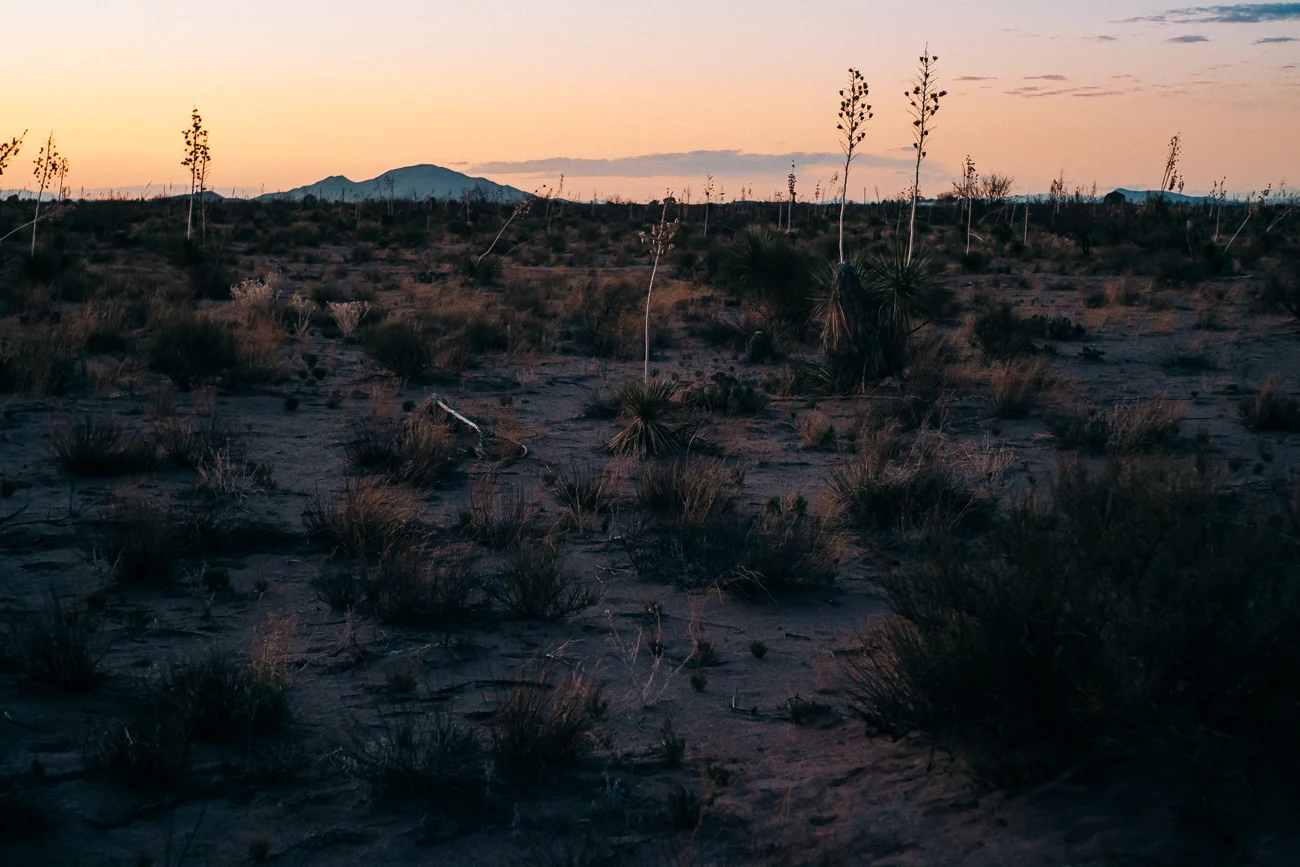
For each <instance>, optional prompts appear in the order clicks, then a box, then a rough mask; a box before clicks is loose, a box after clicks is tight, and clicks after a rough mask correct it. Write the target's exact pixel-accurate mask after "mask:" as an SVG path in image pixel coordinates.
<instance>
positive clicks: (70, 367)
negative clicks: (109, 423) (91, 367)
mask: <svg viewBox="0 0 1300 867" xmlns="http://www.w3.org/2000/svg"><path fill="white" fill-rule="evenodd" d="M8 323H13V324H14V325H15V326H16V327H10V328H4V329H2V330H0V394H9V393H17V394H30V395H37V396H41V395H52V396H59V395H65V394H67V393H68V392H70V391H72V390H73V389H74V388H76V387H77V386H78V385H79V384H80V383H81V382H82V380H83V379H84V373H85V366H84V363H83V361H82V359H81V357H80V353H79V352H78V350H77V348H76V346H75V345H74V344H75V338H74V336H73V334H72V333H71V329H69V328H67V327H66V326H63V325H36V324H30V325H29V324H25V323H21V322H19V320H17V319H11V320H8V322H6V321H5V320H0V326H4V325H6V324H8Z"/></svg>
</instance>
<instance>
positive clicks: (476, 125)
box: [0, 0, 1300, 198]
mask: <svg viewBox="0 0 1300 867" xmlns="http://www.w3.org/2000/svg"><path fill="white" fill-rule="evenodd" d="M5 5H6V8H5V10H4V12H3V13H0V21H2V22H3V26H4V29H5V32H6V35H7V37H8V38H7V39H6V40H5V49H4V51H3V52H2V53H0V81H3V82H4V83H3V85H2V86H0V136H2V137H4V138H5V139H8V138H9V136H11V135H15V134H17V133H20V132H21V131H22V130H23V129H24V128H27V129H30V130H31V132H30V133H29V135H28V140H27V147H26V148H25V150H24V152H23V154H22V156H21V157H20V158H19V159H18V161H17V162H16V163H15V164H14V165H12V166H11V167H10V169H9V170H8V171H7V172H6V173H5V175H4V176H3V177H2V178H0V187H3V188H14V187H21V186H24V185H25V184H28V183H30V162H29V160H30V158H32V157H34V156H35V153H36V139H37V138H38V137H39V138H42V139H43V137H44V135H45V134H46V132H47V131H49V130H50V129H51V128H52V129H53V130H54V133H55V136H56V138H57V140H58V143H59V147H60V150H61V151H62V152H63V153H64V154H65V155H66V156H68V158H69V159H70V161H71V164H72V176H71V183H72V185H73V188H74V189H76V188H78V187H82V186H84V187H86V188H87V189H103V188H110V187H111V188H119V189H120V188H138V187H142V186H143V185H145V184H146V183H150V182H152V184H153V185H154V187H153V189H154V190H155V191H156V190H157V189H159V188H160V185H163V184H166V183H172V184H176V185H180V184H181V183H183V180H184V178H185V170H184V169H183V168H181V166H180V164H179V163H180V160H181V147H182V145H181V130H182V128H184V127H185V126H186V124H187V122H188V119H189V111H190V107H191V106H192V105H197V106H198V108H199V109H200V111H201V112H202V113H203V116H204V119H205V121H206V122H207V125H208V127H209V128H210V130H211V146H212V151H213V164H212V177H213V185H214V187H215V188H216V189H217V191H218V192H221V193H223V194H224V193H229V192H230V191H231V190H232V189H238V190H239V191H240V192H241V193H245V192H249V191H251V192H257V191H258V190H260V189H261V188H263V187H264V188H265V189H266V190H267V191H268V192H272V191H275V190H279V189H288V188H290V187H294V186H298V185H302V184H307V183H310V182H313V181H316V180H319V179H321V178H323V177H325V176H328V175H334V174H341V175H346V176H348V177H349V178H351V179H353V180H363V179H367V178H370V177H374V176H375V175H378V174H380V173H381V172H383V171H384V170H386V169H391V168H396V167H399V166H405V165H411V164H416V163H436V164H439V165H444V166H447V167H449V168H454V169H456V170H458V171H465V172H467V173H469V174H480V175H484V176H486V177H489V178H492V179H493V180H497V181H500V182H503V183H509V184H512V185H513V186H516V187H520V188H521V189H525V190H528V189H533V188H536V187H537V186H539V185H540V184H543V183H550V184H554V182H555V180H556V178H557V177H558V175H559V174H560V173H561V172H563V173H565V174H566V175H567V176H568V177H567V180H566V182H565V191H566V193H567V194H571V195H573V196H576V197H580V198H589V197H590V196H591V195H592V194H593V193H598V194H599V195H601V196H602V197H603V196H608V195H612V194H615V193H617V194H621V195H624V196H634V197H639V198H650V197H656V196H659V195H662V194H663V191H664V189H665V188H668V187H672V188H674V189H675V190H677V191H679V192H680V191H681V190H682V189H683V188H684V186H685V185H686V184H691V185H692V187H693V190H694V195H695V197H696V198H698V197H699V190H700V188H701V187H702V185H703V182H704V176H705V174H707V173H709V172H712V173H713V174H714V175H716V176H717V181H716V183H717V184H718V185H719V186H722V187H724V188H725V193H726V196H727V198H733V197H734V196H736V195H737V194H738V193H739V190H740V187H741V185H742V184H743V185H745V186H752V187H753V189H754V193H755V195H756V196H760V197H761V196H766V195H768V194H770V193H771V192H772V191H774V190H776V189H778V188H783V187H784V178H785V174H786V172H788V171H789V162H790V158H789V157H787V156H786V155H787V154H792V153H797V154H802V156H799V157H795V159H796V161H797V162H799V163H800V165H799V167H798V168H797V169H796V171H797V173H798V174H799V177H800V190H801V198H809V197H811V193H812V188H813V184H814V183H815V182H816V181H818V180H821V181H822V182H823V184H825V182H826V181H828V180H829V179H830V176H831V174H832V172H834V171H835V168H834V166H833V165H831V163H832V161H833V160H834V159H835V154H837V153H838V148H837V144H836V137H835V133H836V131H835V123H836V119H835V113H836V109H837V107H838V94H837V91H838V89H839V88H840V87H842V86H843V85H844V80H845V75H846V69H847V67H849V66H856V67H859V68H860V69H861V70H862V71H863V73H864V74H865V76H866V78H867V81H868V82H869V84H870V86H871V100H872V103H873V104H874V106H875V118H874V120H872V121H871V122H870V125H869V127H868V136H867V141H866V148H867V151H866V154H865V155H864V156H863V158H862V160H861V162H859V163H855V168H854V174H853V177H852V179H851V182H850V190H849V193H850V196H851V197H852V198H861V196H862V195H863V190H864V188H865V189H867V190H868V193H867V195H868V196H869V197H874V195H875V193H874V190H875V188H877V187H878V188H879V190H880V193H881V194H882V195H891V194H895V193H897V192H898V191H900V190H902V189H903V188H904V187H906V186H907V185H908V183H909V181H908V179H907V176H908V173H909V171H910V170H909V169H908V166H907V164H908V161H909V160H910V158H911V145H910V142H911V138H910V135H911V133H910V126H909V121H908V118H907V116H906V114H905V110H906V108H907V101H906V99H905V97H904V96H903V92H904V90H905V88H906V87H907V84H908V80H909V78H910V76H911V75H912V74H913V72H914V67H915V65H916V60H917V57H918V56H919V55H920V54H921V52H922V50H923V48H924V47H925V45H926V43H927V41H928V43H929V45H930V48H931V50H932V51H933V52H934V53H935V54H937V55H938V56H939V58H940V60H939V74H940V79H941V83H942V84H943V86H945V87H947V89H948V90H949V96H948V97H947V98H946V99H945V100H944V102H943V107H942V110H941V112H940V113H939V115H938V128H937V131H936V132H935V135H934V138H933V140H932V144H931V146H930V148H929V154H930V156H929V158H928V160H927V171H926V174H925V176H924V180H923V184H922V192H923V193H934V192H939V191H941V190H943V189H946V188H948V186H949V182H950V180H951V179H952V178H954V177H955V176H956V175H957V173H958V166H959V165H960V163H961V161H962V159H963V157H964V156H965V155H966V154H968V153H969V154H970V155H971V156H972V158H973V159H974V160H975V163H976V165H977V167H978V168H979V169H980V170H981V171H985V170H988V169H996V170H999V171H1001V172H1004V173H1008V174H1011V175H1014V176H1015V178H1016V187H1017V191H1020V192H1040V191H1045V190H1046V188H1047V186H1048V183H1049V181H1050V180H1051V178H1053V177H1055V176H1056V175H1057V174H1058V173H1059V172H1060V171H1062V170H1063V171H1064V174H1065V179H1066V182H1067V184H1068V185H1069V186H1071V187H1073V186H1074V185H1076V184H1077V185H1083V186H1091V185H1092V183H1093V182H1094V181H1095V182H1096V183H1097V184H1098V186H1099V188H1101V189H1103V191H1104V190H1108V189H1112V188H1114V187H1115V186H1120V185H1128V186H1136V187H1143V188H1145V187H1147V186H1152V185H1156V184H1158V183H1159V179H1160V175H1161V172H1162V169H1163V165H1164V158H1165V151H1166V148H1167V142H1168V140H1169V137H1170V136H1171V135H1173V134H1174V133H1176V132H1181V133H1182V136H1183V142H1184V158H1183V163H1182V166H1181V168H1182V172H1183V174H1184V175H1185V177H1186V179H1187V189H1188V192H1194V191H1195V192H1202V191H1206V190H1208V189H1209V188H1210V186H1211V184H1212V183H1213V182H1214V181H1216V180H1218V179H1220V178H1222V177H1224V176H1226V177H1227V185H1228V188H1229V190H1233V191H1242V192H1246V191H1249V190H1252V189H1259V188H1262V187H1263V186H1264V185H1265V184H1268V183H1273V184H1274V185H1275V186H1276V185H1277V184H1278V182H1279V181H1281V180H1283V179H1285V178H1290V179H1291V180H1292V181H1293V182H1294V183H1300V165H1298V162H1300V160H1297V155H1298V154H1300V144H1297V142H1300V3H1264V4H1238V5H1231V6H1208V7H1186V8H1184V7H1177V6H1171V5H1169V3H1168V2H1148V0H1124V2H1117V0H1090V2H1086V3H1085V2H1058V3H1047V2H1043V0H1001V2H992V0H989V2H980V3H972V2H969V0H968V2H949V0H930V2H928V3H913V4H902V3H897V2H869V0H805V2H800V3H793V2H782V3H778V2H774V0H659V2H655V3H649V2H631V0H550V2H542V0H473V2H468V0H456V2H443V0H426V2H415V0H369V2H365V3H361V2H339V0H309V2H308V0H256V2H250V0H225V2H208V3H205V2H199V0H194V2H188V3H178V2H174V0H80V2H73V0H44V2H21V3H9V4H5ZM696 151H703V152H706V153H697V154H693V155H692V156H690V157H689V158H687V157H677V158H672V157H664V156H656V155H664V154H682V153H686V152H696ZM819 155H820V156H819Z"/></svg>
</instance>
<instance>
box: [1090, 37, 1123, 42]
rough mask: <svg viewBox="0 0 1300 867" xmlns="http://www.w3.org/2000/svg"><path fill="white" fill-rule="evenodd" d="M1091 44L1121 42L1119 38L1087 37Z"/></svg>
mask: <svg viewBox="0 0 1300 867" xmlns="http://www.w3.org/2000/svg"><path fill="white" fill-rule="evenodd" d="M1083 38H1084V39H1087V40H1089V41H1090V42H1119V37H1118V36H1085V37H1083Z"/></svg>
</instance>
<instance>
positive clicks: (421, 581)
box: [312, 541, 481, 628]
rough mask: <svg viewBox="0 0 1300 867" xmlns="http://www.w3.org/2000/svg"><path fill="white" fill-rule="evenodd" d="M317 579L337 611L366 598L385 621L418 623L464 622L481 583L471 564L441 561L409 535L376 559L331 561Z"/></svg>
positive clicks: (318, 588)
mask: <svg viewBox="0 0 1300 867" xmlns="http://www.w3.org/2000/svg"><path fill="white" fill-rule="evenodd" d="M312 584H313V586H314V587H315V589H316V593H317V595H318V596H319V597H320V598H321V600H322V601H324V602H327V603H329V606H330V607H331V608H333V609H334V610H335V611H350V610H352V609H354V608H356V607H357V606H358V605H361V604H363V603H366V604H368V605H369V606H370V608H371V609H372V610H373V611H374V612H375V613H376V614H377V615H378V616H379V617H380V619H382V620H383V621H384V622H386V623H395V624H398V625H402V626H414V627H418V628H432V627H442V626H447V625H451V624H454V623H458V622H460V621H461V620H463V619H464V618H465V617H466V616H467V615H468V614H469V612H470V611H471V610H472V609H473V607H474V606H475V604H476V602H477V600H476V597H477V596H478V595H479V591H480V589H481V588H480V585H479V580H478V576H477V575H475V574H474V572H473V571H472V570H470V569H469V568H468V567H466V566H463V565H460V564H451V565H442V564H439V563H437V562H436V561H435V560H434V559H433V557H432V556H431V552H430V549H429V547H428V546H427V545H426V544H420V543H410V542H405V541H402V542H398V543H395V544H393V545H391V546H389V547H388V548H386V549H385V550H384V552H383V553H382V554H381V555H380V556H379V557H378V559H377V560H376V561H375V562H373V563H371V562H367V561H364V560H361V561H354V562H350V563H345V564H342V565H339V566H332V567H326V568H325V569H323V570H322V571H321V573H320V574H319V575H318V576H317V577H316V579H315V580H314V581H313V582H312Z"/></svg>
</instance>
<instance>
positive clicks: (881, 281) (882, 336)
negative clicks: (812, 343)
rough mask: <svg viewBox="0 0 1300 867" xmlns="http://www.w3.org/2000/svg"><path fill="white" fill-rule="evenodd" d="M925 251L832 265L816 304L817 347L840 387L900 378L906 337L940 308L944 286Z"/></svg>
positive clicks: (901, 249) (902, 250) (898, 252)
mask: <svg viewBox="0 0 1300 867" xmlns="http://www.w3.org/2000/svg"><path fill="white" fill-rule="evenodd" d="M937 278H938V268H937V266H936V264H935V262H934V259H933V258H931V257H930V256H929V255H928V254H926V253H920V254H915V255H914V254H911V253H909V252H908V250H907V249H906V248H904V247H901V246H899V247H896V248H894V249H893V250H891V251H890V252H888V253H884V254H878V255H877V254H870V255H866V256H861V257H859V258H858V259H857V261H856V262H854V263H853V264H849V263H847V262H846V263H842V264H840V265H838V266H835V267H834V268H833V269H832V270H831V271H830V272H829V274H827V275H826V276H825V277H824V278H823V279H824V287H825V291H824V294H823V296H822V299H821V301H820V302H819V305H818V314H819V318H820V319H821V322H822V337H821V348H822V353H823V355H824V356H825V358H826V366H827V368H828V370H829V371H830V373H831V374H832V377H833V379H834V380H835V384H836V386H837V387H839V388H847V387H858V386H861V385H862V384H863V383H865V382H867V381H876V380H880V379H884V378H885V377H888V376H898V375H900V374H901V373H902V372H903V369H904V368H905V367H906V366H907V347H908V340H909V338H910V337H911V335H912V334H913V333H915V332H916V331H917V330H918V329H919V328H921V327H924V326H925V325H926V324H928V323H929V322H930V321H931V320H932V319H933V318H934V316H935V314H936V313H937V312H938V311H939V310H940V309H941V308H942V307H943V304H944V301H945V297H946V294H947V290H945V289H944V288H943V287H942V286H940V285H939V282H938V279H937Z"/></svg>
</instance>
